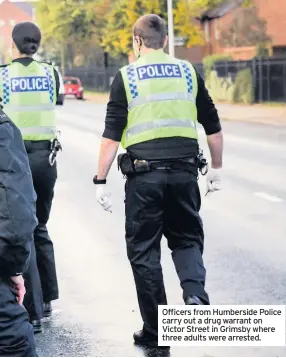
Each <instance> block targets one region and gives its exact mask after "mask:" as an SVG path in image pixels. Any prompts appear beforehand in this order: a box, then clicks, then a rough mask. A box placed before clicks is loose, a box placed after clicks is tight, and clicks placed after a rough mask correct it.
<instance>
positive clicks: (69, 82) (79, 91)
mask: <svg viewBox="0 0 286 358" xmlns="http://www.w3.org/2000/svg"><path fill="white" fill-rule="evenodd" d="M64 87H65V96H75V97H76V98H77V99H83V86H82V83H81V81H80V79H79V78H77V77H65V78H64Z"/></svg>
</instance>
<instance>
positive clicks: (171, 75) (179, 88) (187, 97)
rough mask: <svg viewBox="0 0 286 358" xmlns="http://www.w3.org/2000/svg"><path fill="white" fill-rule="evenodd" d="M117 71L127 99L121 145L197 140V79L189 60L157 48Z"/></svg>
mask: <svg viewBox="0 0 286 358" xmlns="http://www.w3.org/2000/svg"><path fill="white" fill-rule="evenodd" d="M120 71H121V74H122V78H123V82H124V87H125V92H126V96H127V102H128V122H127V126H126V128H125V130H124V133H123V136H122V141H121V144H122V146H123V148H127V147H129V146H131V145H133V144H137V143H142V142H145V141H149V140H152V139H158V138H167V137H185V138H192V139H198V133H197V129H196V128H197V107H196V97H197V92H198V82H197V76H196V72H195V69H194V67H193V66H192V65H191V64H190V63H189V62H187V61H182V60H179V59H176V58H173V57H171V56H169V55H167V54H165V53H164V52H163V51H162V50H158V51H152V52H150V53H149V54H146V55H144V56H142V57H140V58H139V59H138V60H137V61H136V62H134V63H132V64H131V65H128V66H125V67H123V68H121V70H120Z"/></svg>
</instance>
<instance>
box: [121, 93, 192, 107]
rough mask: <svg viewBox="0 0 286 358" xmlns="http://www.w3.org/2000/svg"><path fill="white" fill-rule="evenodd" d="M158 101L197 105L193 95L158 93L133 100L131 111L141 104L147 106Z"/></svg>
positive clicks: (130, 105)
mask: <svg viewBox="0 0 286 358" xmlns="http://www.w3.org/2000/svg"><path fill="white" fill-rule="evenodd" d="M158 101H191V102H193V103H195V99H194V96H193V95H192V93H184V92H181V93H180V92H177V93H156V94H152V95H149V96H139V97H136V98H135V99H133V100H132V101H131V102H130V103H129V105H128V109H129V111H130V110H131V109H132V108H134V107H136V106H139V105H141V104H146V103H150V102H158Z"/></svg>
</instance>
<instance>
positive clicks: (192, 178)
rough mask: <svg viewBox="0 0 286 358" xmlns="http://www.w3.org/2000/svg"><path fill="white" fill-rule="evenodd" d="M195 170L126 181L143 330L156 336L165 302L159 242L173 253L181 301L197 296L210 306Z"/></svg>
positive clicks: (128, 233) (128, 237) (157, 173)
mask: <svg viewBox="0 0 286 358" xmlns="http://www.w3.org/2000/svg"><path fill="white" fill-rule="evenodd" d="M200 206H201V197H200V191H199V187H198V182H197V169H196V168H195V167H194V170H193V171H192V172H187V171H165V170H161V171H159V170H156V171H151V172H147V173H137V174H135V176H132V177H129V178H128V179H127V182H126V198H125V212H126V244H127V255H128V258H129V260H130V263H131V267H132V270H133V275H134V280H135V285H136V290H137V296H138V303H139V307H140V312H141V316H142V319H143V322H144V326H143V328H144V329H145V330H146V331H147V332H149V333H152V334H154V335H157V334H158V333H157V332H158V305H166V304H167V298H166V293H165V288H164V282H163V274H162V267H161V263H160V260H161V247H160V242H161V238H162V236H163V235H164V236H165V237H166V238H167V240H168V246H169V248H170V250H171V251H172V258H173V262H174V265H175V268H176V271H177V274H178V277H179V279H180V283H181V287H182V289H183V298H186V297H187V296H189V295H196V296H197V297H199V298H200V299H201V300H202V301H203V302H204V303H205V304H209V298H208V294H207V293H206V291H205V289H204V286H205V277H206V270H205V267H204V263H203V258H202V254H203V246H204V232H203V225H202V220H201V218H200V215H199V210H200Z"/></svg>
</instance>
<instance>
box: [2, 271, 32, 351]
mask: <svg viewBox="0 0 286 358" xmlns="http://www.w3.org/2000/svg"><path fill="white" fill-rule="evenodd" d="M0 338H1V339H0V357H37V356H38V355H37V353H36V348H35V340H34V330H33V327H32V326H31V325H30V324H29V316H28V314H27V311H26V310H25V308H24V307H23V306H20V305H19V304H18V302H17V298H16V294H15V292H14V290H13V288H12V285H11V283H9V281H8V280H4V279H1V278H0Z"/></svg>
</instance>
